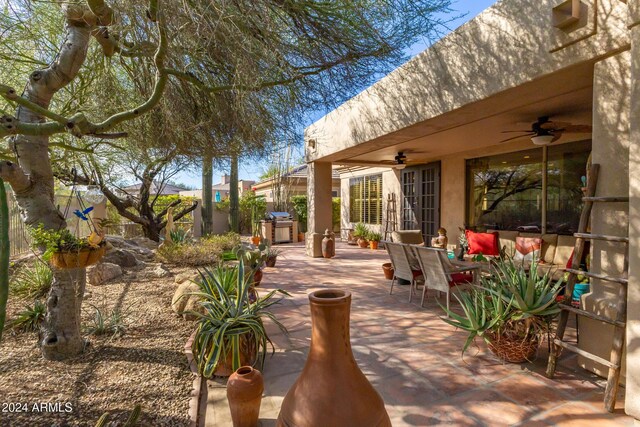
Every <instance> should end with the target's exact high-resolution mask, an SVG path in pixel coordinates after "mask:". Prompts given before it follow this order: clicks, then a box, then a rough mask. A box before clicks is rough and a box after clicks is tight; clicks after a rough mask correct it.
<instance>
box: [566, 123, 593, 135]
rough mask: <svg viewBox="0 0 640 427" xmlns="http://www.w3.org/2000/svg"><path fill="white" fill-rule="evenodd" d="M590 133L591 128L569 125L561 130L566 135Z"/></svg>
mask: <svg viewBox="0 0 640 427" xmlns="http://www.w3.org/2000/svg"><path fill="white" fill-rule="evenodd" d="M592 131H593V127H591V126H589V125H569V126H566V127H565V128H564V129H563V130H562V132H566V133H591V132H592Z"/></svg>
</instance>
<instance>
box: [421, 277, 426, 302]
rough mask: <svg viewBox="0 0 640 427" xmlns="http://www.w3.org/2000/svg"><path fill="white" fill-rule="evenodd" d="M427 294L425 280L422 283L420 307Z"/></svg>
mask: <svg viewBox="0 0 640 427" xmlns="http://www.w3.org/2000/svg"><path fill="white" fill-rule="evenodd" d="M426 296H427V282H425V283H424V285H422V300H421V301H420V307H424V298H425V297H426Z"/></svg>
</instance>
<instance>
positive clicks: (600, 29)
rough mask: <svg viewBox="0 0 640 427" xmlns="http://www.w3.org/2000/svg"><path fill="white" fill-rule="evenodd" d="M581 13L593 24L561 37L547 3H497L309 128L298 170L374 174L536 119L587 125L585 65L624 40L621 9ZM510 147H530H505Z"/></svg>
mask: <svg viewBox="0 0 640 427" xmlns="http://www.w3.org/2000/svg"><path fill="white" fill-rule="evenodd" d="M585 3H588V6H589V11H590V13H593V15H589V17H588V19H586V21H585V24H584V28H580V29H578V30H576V31H573V32H571V33H569V34H566V33H564V32H562V31H560V30H558V29H556V28H553V26H552V25H551V19H550V16H551V12H552V7H553V6H552V5H550V4H549V2H525V1H519V0H513V1H502V2H498V3H496V4H495V5H494V6H492V7H491V8H489V9H487V10H486V11H485V12H483V13H482V14H480V15H479V16H477V17H476V18H475V19H473V20H472V21H470V22H468V23H467V24H465V25H464V26H463V27H461V28H459V29H458V30H456V31H455V32H453V33H451V34H450V35H448V36H447V37H445V38H443V39H442V40H440V41H439V42H438V43H436V44H435V45H434V46H432V47H431V48H430V49H427V50H426V51H424V52H423V53H421V54H420V55H418V56H416V57H415V58H413V59H412V60H411V61H409V62H408V63H406V64H405V65H403V66H402V67H400V68H398V69H396V70H395V71H393V72H392V73H390V74H389V75H388V76H386V77H385V78H383V79H381V80H380V81H379V82H378V83H376V84H374V85H373V86H372V87H370V88H369V89H367V90H365V91H364V92H362V93H360V94H359V95H357V96H356V97H354V98H352V99H351V100H349V101H348V102H346V103H345V104H343V105H342V106H340V107H338V108H337V109H336V110H334V111H332V112H331V113H329V114H328V115H326V116H325V117H323V118H322V119H320V120H319V121H318V122H316V123H314V124H313V125H311V126H310V127H308V128H307V129H306V131H305V141H306V146H307V161H308V162H313V161H322V162H332V163H334V164H351V165H357V166H368V165H371V166H375V165H376V164H377V165H379V162H382V161H389V160H393V157H394V156H395V155H396V153H397V152H398V151H405V153H406V152H410V153H411V156H410V157H411V161H412V162H414V163H419V162H426V161H429V160H432V159H435V158H438V157H441V156H445V155H448V154H453V153H456V152H462V151H467V150H469V149H472V148H481V147H485V146H490V145H497V144H498V143H499V141H501V140H502V139H504V138H505V136H504V134H502V133H501V132H502V131H504V130H510V129H526V128H528V127H530V125H531V123H533V122H534V121H535V120H536V119H537V118H538V117H539V116H546V115H548V116H552V119H553V120H556V121H563V122H571V123H573V124H584V125H590V124H591V110H592V105H593V76H594V71H593V67H594V64H595V63H596V62H597V61H599V60H601V59H602V58H604V57H607V56H610V55H613V54H615V53H618V52H620V51H622V50H627V49H629V37H628V31H627V29H626V25H625V24H626V17H627V10H626V6H624V5H623V4H621V2H615V1H604V2H598V3H596V2H593V1H587V2H585ZM545 22H546V23H548V25H541V23H545ZM572 37H573V39H572ZM589 137H590V135H589V134H586V135H580V134H571V135H564V136H563V139H562V140H560V141H559V142H558V143H562V142H568V141H570V140H578V139H586V138H589ZM518 144H519V145H521V146H522V148H525V147H530V146H531V141H530V140H529V139H528V138H524V139H523V140H522V141H516V142H515V143H513V144H505V146H509V148H511V149H518Z"/></svg>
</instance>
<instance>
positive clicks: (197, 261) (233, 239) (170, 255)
mask: <svg viewBox="0 0 640 427" xmlns="http://www.w3.org/2000/svg"><path fill="white" fill-rule="evenodd" d="M240 243H241V240H240V235H238V234H236V233H226V234H220V235H212V236H208V237H203V238H202V239H200V240H199V241H196V242H189V243H184V244H173V245H171V244H169V245H162V246H161V247H160V248H158V252H157V256H158V258H159V259H160V260H161V261H162V262H166V263H167V264H172V265H177V266H182V267H202V266H207V265H214V264H217V263H218V262H219V261H220V260H221V259H222V257H223V254H224V253H225V252H229V251H231V250H233V249H234V248H235V247H237V246H239V245H240Z"/></svg>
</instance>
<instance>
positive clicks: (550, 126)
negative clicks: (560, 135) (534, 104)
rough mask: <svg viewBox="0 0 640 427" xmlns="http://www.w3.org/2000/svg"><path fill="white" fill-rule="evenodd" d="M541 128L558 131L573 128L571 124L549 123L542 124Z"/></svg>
mask: <svg viewBox="0 0 640 427" xmlns="http://www.w3.org/2000/svg"><path fill="white" fill-rule="evenodd" d="M539 126H540V129H544V130H554V129H558V128H566V127H568V126H571V123H568V122H556V121H548V122H544V123H540V125H539Z"/></svg>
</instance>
